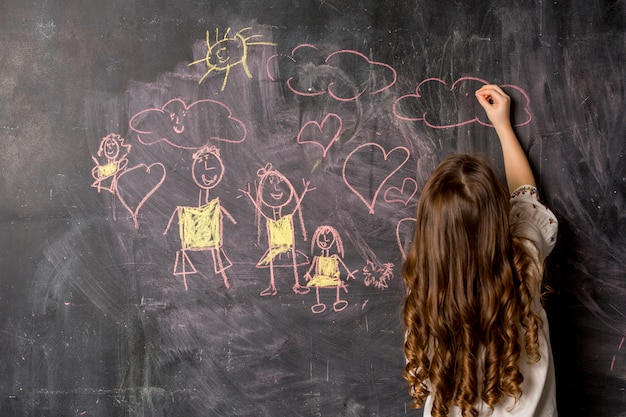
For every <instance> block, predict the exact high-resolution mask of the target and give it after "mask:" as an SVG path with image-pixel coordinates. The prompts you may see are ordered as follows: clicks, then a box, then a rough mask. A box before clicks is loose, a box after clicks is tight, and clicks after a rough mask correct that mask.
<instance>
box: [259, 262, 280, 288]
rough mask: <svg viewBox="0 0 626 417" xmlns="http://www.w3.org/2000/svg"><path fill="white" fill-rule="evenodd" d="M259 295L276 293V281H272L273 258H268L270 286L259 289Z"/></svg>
mask: <svg viewBox="0 0 626 417" xmlns="http://www.w3.org/2000/svg"><path fill="white" fill-rule="evenodd" d="M260 295H261V297H265V296H267V295H276V283H275V281H274V260H273V259H270V286H269V287H267V288H266V289H264V290H263V291H261V294H260Z"/></svg>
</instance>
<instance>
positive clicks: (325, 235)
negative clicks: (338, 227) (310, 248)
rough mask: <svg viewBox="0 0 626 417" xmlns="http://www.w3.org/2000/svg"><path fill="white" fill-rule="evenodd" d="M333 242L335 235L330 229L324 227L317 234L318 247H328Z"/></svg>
mask: <svg viewBox="0 0 626 417" xmlns="http://www.w3.org/2000/svg"><path fill="white" fill-rule="evenodd" d="M334 243H335V236H334V235H333V233H332V231H331V230H330V229H324V230H322V231H320V233H319V234H318V235H317V246H319V248H320V249H330V248H331V247H332V246H333V244H334Z"/></svg>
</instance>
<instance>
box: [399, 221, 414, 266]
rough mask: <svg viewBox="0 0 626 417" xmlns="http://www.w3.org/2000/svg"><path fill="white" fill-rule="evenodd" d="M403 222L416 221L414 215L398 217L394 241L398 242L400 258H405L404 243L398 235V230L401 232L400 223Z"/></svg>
mask: <svg viewBox="0 0 626 417" xmlns="http://www.w3.org/2000/svg"><path fill="white" fill-rule="evenodd" d="M404 223H416V220H415V218H414V217H405V218H403V219H400V220H399V221H398V224H397V225H396V242H398V249H400V253H401V254H402V259H406V251H405V250H404V243H405V242H403V241H402V238H401V236H400V232H401V230H400V229H401V228H402V225H403V224H404Z"/></svg>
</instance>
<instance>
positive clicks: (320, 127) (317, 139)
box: [297, 113, 343, 157]
mask: <svg viewBox="0 0 626 417" xmlns="http://www.w3.org/2000/svg"><path fill="white" fill-rule="evenodd" d="M329 119H331V120H337V121H338V122H339V126H338V127H337V131H336V132H334V133H333V132H326V131H325V127H326V122H328V121H329ZM342 126H343V120H342V119H341V117H340V116H339V115H337V114H335V113H328V114H327V115H326V116H325V117H324V119H323V120H322V123H318V122H317V121H315V120H310V121H308V122H306V123H305V124H304V126H302V128H301V129H300V132H298V139H297V140H298V143H300V144H305V143H312V144H314V145H317V146H319V147H321V148H322V149H323V150H324V152H323V153H322V157H326V153H327V152H328V150H329V149H330V147H331V146H333V143H335V141H337V139H339V135H340V134H341V129H342ZM309 127H311V128H310V129H307V128H309ZM305 131H307V132H310V135H309V136H310V137H311V139H310V140H305V139H304V138H303V137H302V136H303V135H304V133H306V132H305ZM326 133H328V134H326ZM331 135H332V137H331ZM329 137H331V139H330V140H329V141H328V143H327V144H324V143H323V142H322V141H324V139H327V138H329Z"/></svg>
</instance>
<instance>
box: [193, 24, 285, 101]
mask: <svg viewBox="0 0 626 417" xmlns="http://www.w3.org/2000/svg"><path fill="white" fill-rule="evenodd" d="M251 29H252V28H249V27H248V28H243V29H241V30H240V31H238V32H237V33H235V34H234V35H232V36H231V33H230V28H228V29H227V30H226V33H224V35H223V36H222V37H221V38H220V33H219V29H217V28H216V29H215V42H214V43H211V35H210V33H209V31H208V30H207V32H206V46H207V52H206V56H205V57H204V58H202V59H199V60H197V61H194V62H192V63H190V64H189V66H192V65H197V64H201V63H204V64H206V67H207V71H206V72H205V73H204V75H203V76H202V78H200V81H199V82H198V84H201V83H202V81H204V79H205V78H206V77H208V76H209V75H210V74H211V73H212V72H224V82H223V83H222V88H221V91H224V88H226V83H227V82H228V75H229V74H230V69H231V68H232V67H234V66H237V65H241V66H242V67H243V70H244V71H245V73H246V75H247V76H248V78H252V74H250V69H249V68H248V63H247V59H248V48H249V47H250V46H258V45H265V46H276V44H275V43H272V42H253V41H252V40H254V39H257V38H260V37H262V35H250V36H245V35H244V32H247V31H249V30H251Z"/></svg>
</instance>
